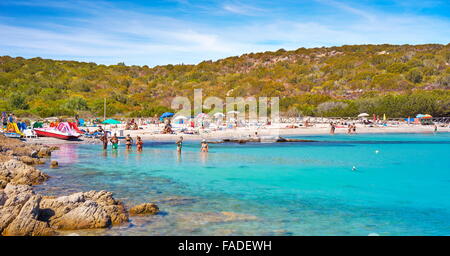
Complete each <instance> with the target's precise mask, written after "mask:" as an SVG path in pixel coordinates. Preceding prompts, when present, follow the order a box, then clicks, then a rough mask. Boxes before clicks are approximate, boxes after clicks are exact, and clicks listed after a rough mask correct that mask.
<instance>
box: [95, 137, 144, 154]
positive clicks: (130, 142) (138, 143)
mask: <svg viewBox="0 0 450 256" xmlns="http://www.w3.org/2000/svg"><path fill="white" fill-rule="evenodd" d="M100 140H101V141H102V143H103V149H105V150H106V149H107V148H108V143H109V142H111V144H112V148H113V149H118V148H119V138H118V137H117V134H116V133H114V135H113V136H112V137H111V139H108V133H107V132H105V133H104V134H103V136H102V137H101V138H100ZM133 143H134V140H133V138H131V136H130V135H129V134H128V135H127V136H126V137H125V145H126V147H127V150H130V149H131V148H132V146H133ZM135 144H136V149H137V151H142V148H143V146H144V142H143V141H142V139H141V137H139V136H137V138H136V143H135Z"/></svg>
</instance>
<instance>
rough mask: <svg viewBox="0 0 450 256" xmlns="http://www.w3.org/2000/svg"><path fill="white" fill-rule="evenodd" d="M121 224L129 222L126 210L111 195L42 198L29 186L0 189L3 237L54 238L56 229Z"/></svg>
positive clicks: (103, 226) (97, 193) (0, 227)
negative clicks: (45, 236)
mask: <svg viewBox="0 0 450 256" xmlns="http://www.w3.org/2000/svg"><path fill="white" fill-rule="evenodd" d="M124 222H128V214H127V212H126V210H125V207H124V206H123V204H122V203H121V202H120V201H117V200H115V199H114V198H113V197H112V193H110V192H106V191H89V192H80V193H75V194H72V195H69V196H61V197H48V196H47V197H45V196H44V197H43V196H41V195H35V194H34V192H33V190H32V188H31V187H30V186H26V185H13V184H11V183H9V184H8V185H7V186H6V188H5V189H4V190H0V234H2V235H14V236H18V235H32V236H34V235H55V234H57V230H58V229H64V230H75V229H88V228H106V227H109V226H111V225H112V224H120V223H124Z"/></svg>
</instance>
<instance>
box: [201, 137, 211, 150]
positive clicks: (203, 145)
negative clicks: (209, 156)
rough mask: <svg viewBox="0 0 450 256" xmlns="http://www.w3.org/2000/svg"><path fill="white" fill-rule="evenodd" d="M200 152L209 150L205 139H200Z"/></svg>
mask: <svg viewBox="0 0 450 256" xmlns="http://www.w3.org/2000/svg"><path fill="white" fill-rule="evenodd" d="M200 150H201V152H208V151H209V146H208V142H206V140H205V139H203V140H202V146H201V149H200Z"/></svg>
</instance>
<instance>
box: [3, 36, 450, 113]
mask: <svg viewBox="0 0 450 256" xmlns="http://www.w3.org/2000/svg"><path fill="white" fill-rule="evenodd" d="M195 88H202V89H203V95H204V96H218V97H222V98H224V97H225V96H256V97H258V96H272V97H273V96H279V97H281V110H282V111H284V112H285V114H286V115H298V114H303V115H316V116H352V115H356V114H357V113H360V112H368V113H379V114H382V113H386V114H387V115H388V116H390V117H400V116H407V115H415V114H417V113H429V114H432V115H435V116H445V115H447V116H449V115H450V90H449V89H450V44H447V45H437V44H428V45H353V46H342V47H329V48H325V47H324V48H313V49H305V48H300V49H297V50H295V51H285V50H283V49H281V50H278V51H276V52H264V53H250V54H244V55H242V56H238V57H229V58H226V59H221V60H218V61H204V62H201V63H199V64H197V65H165V66H156V67H153V68H149V67H147V66H143V67H140V66H125V64H123V63H120V64H118V65H111V66H106V65H97V64H95V63H83V62H75V61H55V60H47V59H41V58H33V59H24V58H20V57H18V58H12V57H8V56H4V57H0V92H1V94H0V95H1V96H0V110H1V111H14V112H15V113H16V115H18V116H40V117H48V116H58V115H74V114H76V113H78V114H81V115H103V98H107V102H108V115H109V116H112V115H120V116H153V115H154V114H156V113H160V112H162V111H165V110H168V107H170V103H171V99H172V98H173V97H174V96H189V97H191V98H192V96H193V89H195Z"/></svg>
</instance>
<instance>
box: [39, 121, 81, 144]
mask: <svg viewBox="0 0 450 256" xmlns="http://www.w3.org/2000/svg"><path fill="white" fill-rule="evenodd" d="M34 132H35V133H36V135H37V136H39V137H52V138H57V139H62V140H75V139H78V138H79V137H80V136H81V134H80V133H79V132H78V129H74V128H72V125H71V124H70V123H67V122H63V123H59V124H58V126H57V127H50V128H34Z"/></svg>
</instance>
